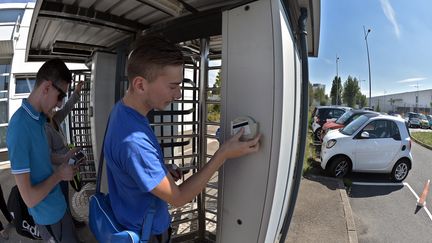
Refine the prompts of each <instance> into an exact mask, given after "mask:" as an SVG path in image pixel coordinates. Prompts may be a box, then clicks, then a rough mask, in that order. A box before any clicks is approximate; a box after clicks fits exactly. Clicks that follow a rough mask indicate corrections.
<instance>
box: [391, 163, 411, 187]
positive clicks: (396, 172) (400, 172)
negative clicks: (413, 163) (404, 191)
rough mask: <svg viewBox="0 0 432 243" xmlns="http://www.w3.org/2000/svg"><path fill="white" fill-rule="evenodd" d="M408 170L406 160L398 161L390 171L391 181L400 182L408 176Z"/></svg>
mask: <svg viewBox="0 0 432 243" xmlns="http://www.w3.org/2000/svg"><path fill="white" fill-rule="evenodd" d="M409 170H410V167H409V162H408V161H407V160H399V161H398V162H397V163H396V164H395V166H394V167H393V170H392V174H391V176H392V179H393V181H395V182H401V181H403V180H405V178H406V177H407V176H408V172H409Z"/></svg>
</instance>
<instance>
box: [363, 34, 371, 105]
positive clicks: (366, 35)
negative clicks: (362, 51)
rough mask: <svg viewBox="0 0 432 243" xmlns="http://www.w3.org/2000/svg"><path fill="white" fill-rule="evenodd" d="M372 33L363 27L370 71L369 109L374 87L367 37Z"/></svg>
mask: <svg viewBox="0 0 432 243" xmlns="http://www.w3.org/2000/svg"><path fill="white" fill-rule="evenodd" d="M370 32H371V30H370V29H368V31H367V32H366V29H365V27H364V26H363V33H364V36H365V41H366V51H367V58H368V70H369V107H371V105H372V104H371V97H372V94H371V93H372V91H371V90H372V89H371V88H372V85H371V70H370V58H369V46H368V41H367V37H368V35H369V33H370Z"/></svg>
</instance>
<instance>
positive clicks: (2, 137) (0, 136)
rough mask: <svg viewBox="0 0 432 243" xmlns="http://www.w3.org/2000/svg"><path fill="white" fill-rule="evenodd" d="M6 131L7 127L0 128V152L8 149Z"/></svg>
mask: <svg viewBox="0 0 432 243" xmlns="http://www.w3.org/2000/svg"><path fill="white" fill-rule="evenodd" d="M6 130H7V126H0V150H2V149H5V148H6Z"/></svg>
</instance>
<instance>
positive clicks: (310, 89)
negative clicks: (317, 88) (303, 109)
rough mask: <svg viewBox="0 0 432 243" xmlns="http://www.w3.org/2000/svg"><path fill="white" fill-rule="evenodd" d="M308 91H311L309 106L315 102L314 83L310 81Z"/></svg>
mask: <svg viewBox="0 0 432 243" xmlns="http://www.w3.org/2000/svg"><path fill="white" fill-rule="evenodd" d="M308 92H309V101H308V103H309V106H311V105H312V103H313V98H314V90H313V87H312V84H311V83H310V82H309V83H308Z"/></svg>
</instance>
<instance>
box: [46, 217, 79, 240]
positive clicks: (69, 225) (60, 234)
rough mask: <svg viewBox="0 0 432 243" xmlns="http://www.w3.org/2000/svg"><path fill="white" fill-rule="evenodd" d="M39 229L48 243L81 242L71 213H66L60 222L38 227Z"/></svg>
mask: <svg viewBox="0 0 432 243" xmlns="http://www.w3.org/2000/svg"><path fill="white" fill-rule="evenodd" d="M38 228H39V233H40V235H41V237H42V239H43V240H44V241H45V242H47V243H60V242H61V243H76V242H79V241H78V237H77V235H76V230H75V225H74V224H73V222H72V217H71V215H70V213H69V211H66V213H65V215H64V216H63V218H62V219H61V220H60V221H59V222H57V223H55V224H51V225H38Z"/></svg>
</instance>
